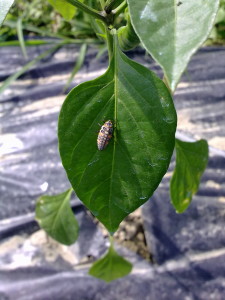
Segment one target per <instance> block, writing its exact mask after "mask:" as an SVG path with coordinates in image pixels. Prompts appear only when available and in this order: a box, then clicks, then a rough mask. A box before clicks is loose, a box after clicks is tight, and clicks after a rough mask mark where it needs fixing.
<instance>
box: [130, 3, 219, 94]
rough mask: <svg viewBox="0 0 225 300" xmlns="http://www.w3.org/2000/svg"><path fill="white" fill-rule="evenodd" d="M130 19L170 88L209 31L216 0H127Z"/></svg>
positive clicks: (214, 12)
mask: <svg viewBox="0 0 225 300" xmlns="http://www.w3.org/2000/svg"><path fill="white" fill-rule="evenodd" d="M128 5H129V10H130V15H131V21H132V24H133V26H134V29H135V31H136V33H137V35H138V36H139V38H140V40H141V41H142V43H143V45H144V46H145V48H146V49H147V51H148V52H149V53H150V54H151V55H152V56H153V58H154V59H155V60H156V61H157V62H158V63H159V64H160V65H161V67H162V68H163V70H164V72H165V75H166V77H167V80H168V83H169V85H170V87H171V89H172V90H174V89H175V87H176V85H177V83H178V81H179V79H180V76H181V74H182V72H183V71H184V69H185V68H186V66H187V63H188V61H189V59H190V57H191V56H192V55H193V53H194V52H195V51H196V50H197V49H198V48H199V47H200V46H201V44H202V43H203V42H204V41H205V39H206V38H207V36H208V35H209V33H210V30H211V28H212V25H213V21H214V19H215V17H216V12H217V9H218V5H219V0H198V1H196V0H181V1H179V0H177V1H174V0H157V1H156V0H141V1H137V0H128Z"/></svg>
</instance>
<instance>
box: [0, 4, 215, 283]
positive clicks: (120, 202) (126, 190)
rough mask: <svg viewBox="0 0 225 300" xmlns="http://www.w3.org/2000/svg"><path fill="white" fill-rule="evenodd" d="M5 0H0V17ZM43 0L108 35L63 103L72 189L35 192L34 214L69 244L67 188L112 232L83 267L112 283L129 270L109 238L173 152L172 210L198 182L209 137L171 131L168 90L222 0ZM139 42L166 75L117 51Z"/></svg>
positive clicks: (63, 140)
mask: <svg viewBox="0 0 225 300" xmlns="http://www.w3.org/2000/svg"><path fill="white" fill-rule="evenodd" d="M11 2H12V1H9V0H4V1H3V2H1V3H3V4H1V5H3V7H4V10H0V11H1V18H0V20H3V18H4V15H3V13H4V14H5V13H6V11H7V9H8V7H9V6H10V4H11ZM50 3H51V4H52V5H53V6H54V7H55V8H56V9H57V10H59V11H60V12H61V13H62V15H64V14H65V13H66V15H67V17H68V15H70V16H71V17H73V15H74V8H76V9H80V10H81V11H83V12H84V13H86V14H88V15H90V16H91V17H92V21H93V24H95V25H94V27H95V29H96V31H97V35H98V36H99V37H100V38H101V39H104V40H105V41H106V43H107V47H108V57H109V67H108V69H107V71H106V72H105V74H103V75H102V76H100V77H98V78H96V79H95V80H92V81H88V82H84V83H82V84H80V85H79V86H77V87H75V88H73V89H72V90H71V91H70V93H69V94H68V95H67V97H66V99H65V102H64V103H63V106H62V108H61V111H60V115H59V121H58V138H59V152H60V156H61V159H62V164H63V166H64V168H65V170H66V173H67V176H68V179H69V181H70V183H71V186H72V188H71V189H70V190H68V191H66V192H63V193H62V194H60V195H56V196H42V197H41V198H40V199H39V200H38V203H37V207H36V218H37V220H38V222H39V224H40V226H41V227H42V228H44V229H45V230H46V231H47V232H48V234H49V235H50V236H52V237H53V238H54V239H56V240H58V241H59V242H61V243H64V244H66V245H70V244H72V243H74V242H75V240H76V239H77V236H78V225H77V221H76V220H75V218H74V215H73V213H72V210H71V207H70V205H69V201H70V196H71V192H72V190H74V191H75V193H76V194H77V196H78V197H79V199H80V200H81V201H82V202H83V203H84V204H85V206H86V207H87V208H88V209H89V210H90V211H91V212H92V214H93V215H94V216H95V217H96V218H97V219H98V220H99V221H100V222H101V223H102V224H104V226H105V227H106V229H107V230H108V231H109V233H110V235H111V238H110V241H111V246H110V248H109V250H108V253H107V254H106V256H105V257H103V258H101V259H100V260H98V261H97V262H95V263H94V265H93V266H92V267H91V269H90V274H91V275H93V276H96V277H98V278H101V279H103V280H105V281H107V282H109V281H111V280H114V279H116V278H119V277H122V276H125V275H127V274H128V273H129V272H130V271H131V268H132V266H131V264H130V263H129V262H127V261H126V260H125V259H124V258H122V257H120V256H119V255H118V254H117V253H116V252H115V250H114V248H113V243H112V236H113V234H114V232H115V231H116V230H117V229H118V226H119V224H120V222H121V221H122V220H123V219H124V218H125V217H126V216H127V215H129V214H130V213H131V212H133V211H134V210H135V209H137V208H138V207H140V206H141V205H142V204H143V203H145V202H146V201H147V200H148V199H149V198H150V197H151V196H152V194H153V193H154V191H155V190H156V189H157V187H158V185H159V184H160V182H161V180H162V178H163V176H164V175H165V173H166V171H167V169H168V167H169V164H170V160H171V156H172V154H173V152H174V150H175V151H176V167H175V170H174V174H173V176H172V179H171V184H170V195H171V203H172V205H173V206H174V208H175V210H176V211H177V212H178V213H182V212H183V211H185V210H186V209H187V208H188V206H189V204H190V202H191V199H192V196H193V194H194V193H196V192H197V190H198V186H199V182H200V178H201V175H202V173H203V171H204V169H205V167H206V165H207V160H208V145H207V142H206V141H205V140H200V141H197V142H193V143H189V142H183V141H180V140H178V139H176V138H175V132H176V125H177V115H176V110H175V107H174V104H173V99H172V96H173V93H174V91H175V89H176V86H177V84H178V82H179V79H180V77H181V75H182V73H183V71H184V70H185V68H186V66H187V64H188V62H189V60H190V58H191V56H192V55H193V53H195V52H196V50H197V49H198V48H199V47H200V46H201V45H202V43H203V42H204V41H205V40H206V38H207V36H208V35H209V33H210V31H211V29H212V26H213V22H214V19H215V17H216V13H217V9H218V5H219V0H214V1H211V0H198V1H196V0H181V1H174V0H158V1H155V0H139V1H136V0H107V1H104V0H99V1H98V2H97V1H78V0H51V1H50ZM7 5H8V7H7ZM121 16H122V18H121ZM118 20H122V21H121V22H122V23H121V24H122V26H121V24H120V23H119V22H118ZM124 20H125V21H126V25H125V26H123V22H124ZM139 44H141V45H142V46H143V47H144V48H145V49H146V51H147V52H148V53H149V54H150V55H151V56H152V57H153V59H154V60H155V61H156V62H157V63H158V64H159V65H160V66H161V68H162V70H163V72H164V77H163V80H161V79H160V78H158V77H157V76H156V75H155V74H154V73H153V72H152V71H151V70H149V69H147V68H146V67H144V66H142V65H140V64H138V63H137V62H135V61H132V60H130V59H129V58H128V57H127V55H126V54H125V53H124V52H125V51H127V50H130V49H132V48H134V47H136V46H138V45H139ZM109 120H110V121H111V122H112V124H113V135H112V137H111V139H110V140H109V144H108V145H107V147H104V148H103V150H99V149H98V147H97V134H96V133H95V132H96V131H97V132H98V131H99V128H100V127H99V123H100V124H101V125H102V124H103V123H104V122H106V121H109Z"/></svg>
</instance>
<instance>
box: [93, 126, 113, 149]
mask: <svg viewBox="0 0 225 300" xmlns="http://www.w3.org/2000/svg"><path fill="white" fill-rule="evenodd" d="M112 134H113V123H112V121H110V120H108V121H107V122H105V123H104V124H103V125H102V127H101V129H100V130H99V133H98V139H97V146H98V150H104V149H105V148H106V146H107V145H108V143H109V141H110V139H111V138H112Z"/></svg>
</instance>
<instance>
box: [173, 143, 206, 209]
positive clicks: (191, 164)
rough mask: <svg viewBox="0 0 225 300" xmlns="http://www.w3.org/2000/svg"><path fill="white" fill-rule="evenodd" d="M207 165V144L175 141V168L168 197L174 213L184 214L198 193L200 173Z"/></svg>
mask: <svg viewBox="0 0 225 300" xmlns="http://www.w3.org/2000/svg"><path fill="white" fill-rule="evenodd" d="M207 163H208V144H207V142H206V141H205V140H200V141H198V142H195V143H189V142H182V141H180V140H177V139H176V167H175V170H174V173H173V177H172V179H171V182H170V196H171V200H172V204H173V206H174V208H175V209H176V212H178V213H182V212H184V211H185V210H186V209H187V208H188V206H189V204H190V202H191V199H192V196H193V195H194V194H195V193H196V192H197V191H198V186H199V183H200V179H201V176H202V173H203V172H204V170H205V168H206V166H207Z"/></svg>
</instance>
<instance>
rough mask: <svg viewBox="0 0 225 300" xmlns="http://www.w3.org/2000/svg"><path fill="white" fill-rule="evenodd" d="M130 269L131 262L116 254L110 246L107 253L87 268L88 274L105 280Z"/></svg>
mask: <svg viewBox="0 0 225 300" xmlns="http://www.w3.org/2000/svg"><path fill="white" fill-rule="evenodd" d="M131 270H132V264H131V263H130V262H129V261H127V260H126V259H124V258H123V257H122V256H120V255H118V254H117V253H116V251H115V250H114V249H113V247H112V246H110V248H109V250H108V253H107V254H106V255H105V256H104V257H103V258H101V259H99V260H97V261H96V262H95V263H94V264H93V265H92V267H91V268H90V270H89V274H90V275H92V276H94V277H97V278H99V279H102V280H104V281H106V282H110V281H113V280H115V279H118V278H121V277H124V276H126V275H128V274H129V273H130V272H131Z"/></svg>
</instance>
